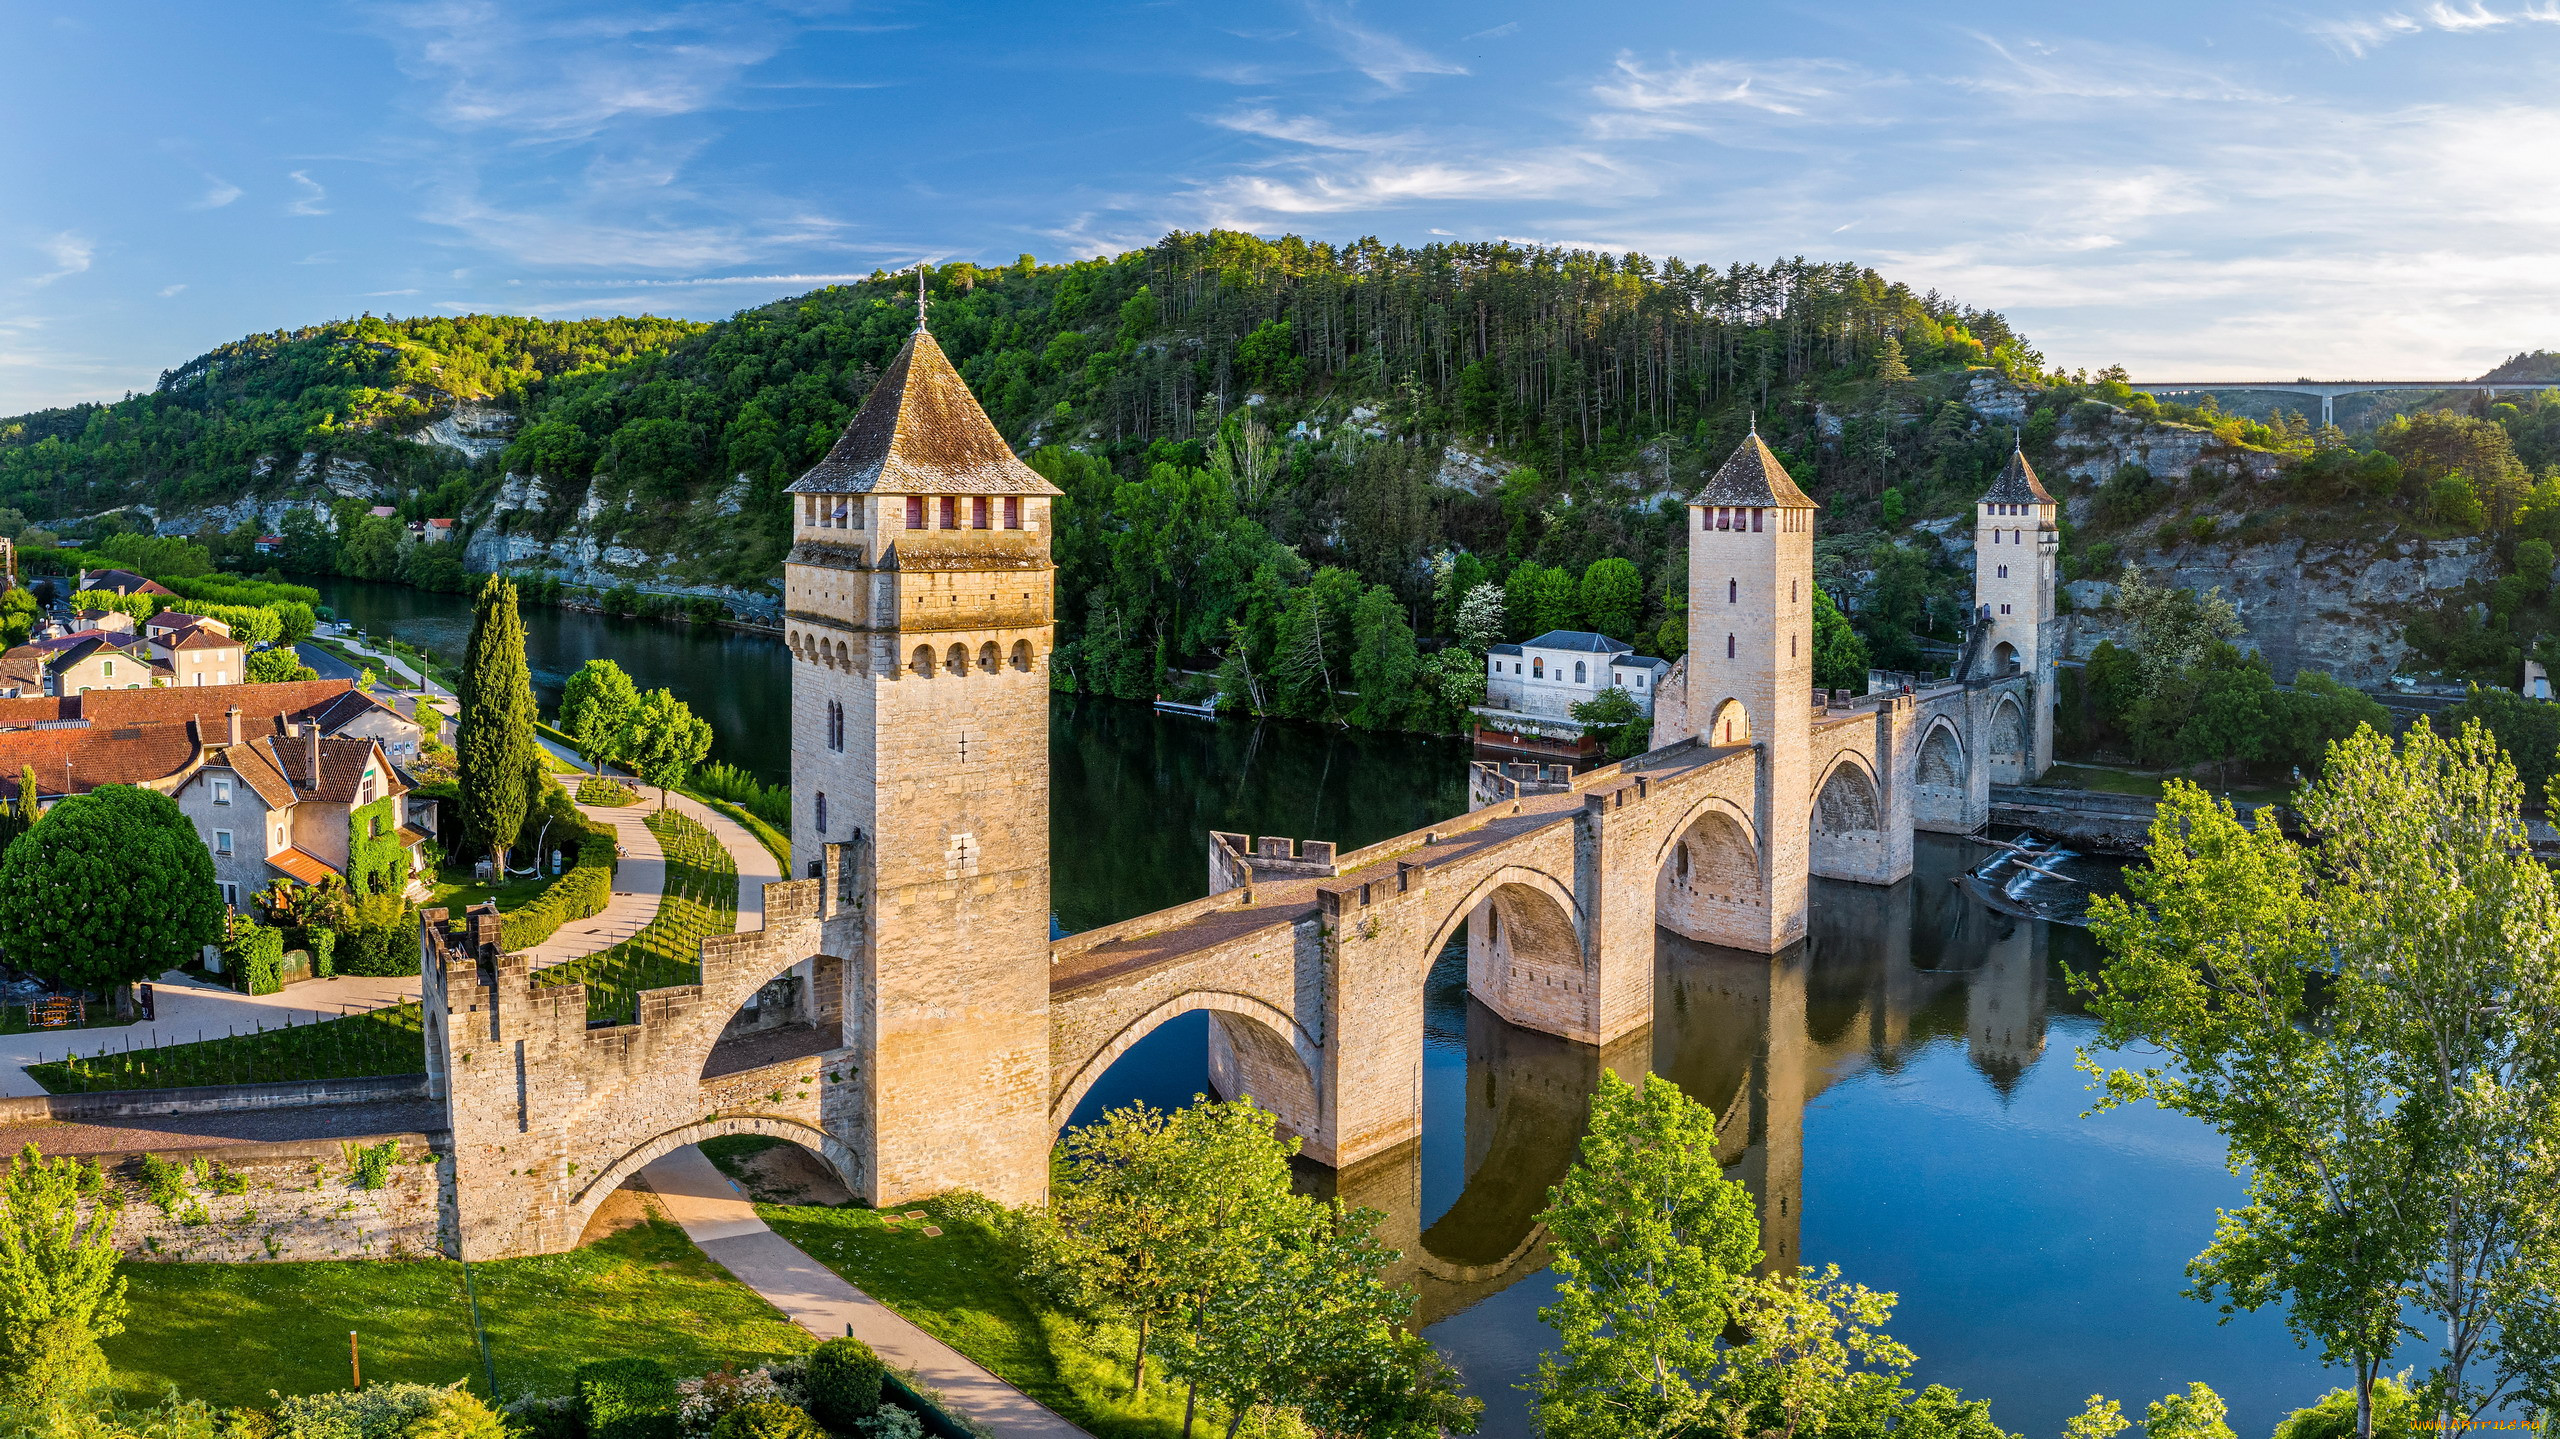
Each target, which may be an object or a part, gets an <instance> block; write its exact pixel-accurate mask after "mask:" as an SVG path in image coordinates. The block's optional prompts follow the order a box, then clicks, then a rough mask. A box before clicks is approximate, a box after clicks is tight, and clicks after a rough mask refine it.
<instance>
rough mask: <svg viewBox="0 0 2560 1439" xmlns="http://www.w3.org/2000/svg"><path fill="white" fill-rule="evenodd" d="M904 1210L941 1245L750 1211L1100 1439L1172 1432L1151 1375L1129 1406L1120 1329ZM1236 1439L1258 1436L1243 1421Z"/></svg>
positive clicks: (841, 1221)
mask: <svg viewBox="0 0 2560 1439" xmlns="http://www.w3.org/2000/svg"><path fill="white" fill-rule="evenodd" d="M704 1148H705V1149H706V1150H708V1149H709V1148H710V1146H708V1145H706V1146H704ZM908 1209H911V1210H912V1209H921V1210H923V1211H924V1212H925V1213H926V1214H927V1215H928V1216H929V1217H930V1222H931V1223H933V1224H935V1225H937V1226H939V1227H940V1228H941V1230H942V1233H941V1235H940V1236H938V1237H929V1236H927V1235H925V1234H924V1233H923V1232H922V1229H923V1226H922V1225H919V1224H914V1223H902V1224H899V1225H897V1226H895V1227H894V1228H893V1227H891V1226H889V1225H886V1224H884V1223H882V1222H881V1217H880V1215H879V1213H877V1212H875V1211H873V1210H869V1209H857V1208H845V1209H831V1208H826V1207H823V1206H806V1205H781V1204H759V1205H757V1206H756V1212H757V1213H758V1214H760V1215H762V1216H764V1222H765V1223H767V1224H770V1225H772V1226H773V1227H774V1229H775V1230H776V1231H778V1232H779V1233H780V1234H781V1235H782V1237H784V1238H785V1239H788V1240H790V1241H791V1242H792V1243H794V1244H797V1245H799V1246H800V1247H801V1249H803V1250H805V1251H807V1253H808V1254H809V1256H810V1257H811V1258H813V1259H816V1260H817V1261H818V1262H819V1263H821V1264H824V1265H826V1266H827V1267H828V1268H830V1269H833V1270H834V1271H835V1272H837V1273H838V1274H841V1275H843V1276H844V1277H845V1278H846V1279H847V1280H848V1281H850V1282H852V1283H853V1284H854V1285H856V1286H858V1287H859V1288H861V1289H862V1290H863V1291H865V1292H866V1293H868V1294H870V1295H871V1296H872V1297H874V1298H876V1299H878V1300H880V1301H881V1302H882V1303H884V1304H886V1305H888V1306H889V1307H890V1308H892V1309H895V1310H896V1311H898V1313H899V1314H901V1315H903V1316H905V1317H906V1318H907V1319H908V1320H909V1321H910V1322H912V1323H914V1324H915V1325H916V1326H917V1327H919V1328H921V1329H923V1330H924V1331H925V1332H927V1333H929V1334H931V1335H933V1336H934V1337H935V1338H937V1339H939V1340H941V1341H942V1342H943V1343H945V1344H948V1345H950V1346H951V1347H952V1348H954V1349H957V1350H959V1351H960V1352H961V1353H963V1354H966V1355H967V1356H969V1357H970V1358H971V1359H974V1360H976V1361H977V1362H979V1363H980V1364H983V1365H985V1366H986V1367H987V1368H989V1369H991V1370H993V1371H994V1372H995V1373H996V1374H997V1375H999V1376H1001V1377H1002V1378H1004V1379H1006V1380H1008V1381H1010V1382H1011V1383H1013V1384H1014V1385H1015V1386H1016V1387H1018V1388H1020V1389H1021V1390H1022V1391H1023V1392H1024V1393H1026V1394H1029V1395H1030V1396H1031V1397H1032V1398H1034V1399H1037V1400H1039V1401H1040V1402H1041V1403H1043V1404H1046V1405H1048V1406H1049V1407H1050V1408H1052V1409H1055V1410H1056V1411H1058V1412H1059V1413H1060V1414H1062V1415H1065V1416H1066V1417H1067V1418H1068V1419H1069V1420H1070V1421H1072V1422H1074V1423H1076V1424H1079V1425H1082V1426H1083V1427H1084V1428H1085V1429H1087V1430H1089V1431H1091V1432H1092V1433H1094V1434H1096V1435H1098V1436H1100V1439H1172V1436H1175V1435H1179V1434H1180V1433H1181V1432H1182V1392H1181V1390H1179V1389H1177V1388H1175V1387H1174V1386H1173V1385H1172V1384H1169V1383H1166V1382H1164V1381H1163V1380H1162V1378H1161V1377H1160V1376H1158V1375H1155V1374H1150V1376H1149V1378H1148V1380H1147V1392H1146V1397H1145V1398H1144V1399H1143V1400H1136V1401H1133V1400H1132V1399H1131V1397H1130V1393H1129V1353H1130V1347H1131V1341H1132V1340H1133V1339H1134V1338H1135V1336H1134V1334H1133V1333H1132V1332H1131V1331H1130V1330H1128V1329H1126V1328H1124V1327H1121V1326H1117V1325H1101V1326H1095V1327H1090V1328H1089V1327H1087V1326H1086V1325H1084V1324H1081V1323H1079V1322H1077V1321H1075V1320H1073V1319H1070V1318H1068V1317H1066V1316H1064V1315H1062V1314H1059V1313H1057V1312H1056V1311H1054V1310H1052V1309H1049V1308H1048V1307H1047V1306H1045V1305H1043V1304H1042V1303H1041V1302H1040V1301H1039V1300H1038V1299H1036V1298H1034V1297H1033V1296H1031V1295H1030V1294H1028V1293H1026V1292H1024V1290H1023V1287H1022V1283H1021V1271H1020V1266H1019V1261H1018V1260H1017V1259H1016V1258H1015V1257H1014V1256H1013V1254H1012V1253H1011V1251H1010V1249H1009V1247H1008V1246H1007V1245H1006V1244H1005V1243H1004V1242H1003V1241H1002V1240H1000V1239H999V1238H998V1237H997V1236H996V1235H995V1234H994V1233H993V1232H992V1231H990V1230H989V1229H987V1228H986V1227H985V1226H984V1225H983V1224H981V1223H979V1222H978V1221H977V1220H976V1219H974V1218H966V1217H961V1216H960V1215H959V1214H958V1213H956V1212H955V1211H954V1210H952V1209H951V1208H950V1207H948V1206H946V1205H945V1204H944V1203H943V1202H942V1201H940V1200H932V1199H928V1200H925V1201H923V1202H922V1203H919V1204H914V1205H910V1206H908ZM900 1212H905V1211H900ZM1149 1367H1150V1369H1151V1370H1152V1369H1153V1367H1154V1366H1152V1365H1150V1366H1149ZM1203 1407H1204V1413H1203V1415H1202V1420H1203V1427H1202V1431H1201V1432H1203V1433H1205V1434H1224V1433H1225V1432H1226V1417H1225V1415H1224V1413H1223V1412H1220V1413H1218V1414H1217V1415H1216V1422H1215V1423H1214V1424H1212V1423H1209V1422H1208V1420H1209V1417H1210V1415H1209V1414H1208V1412H1206V1406H1205V1405H1204V1406H1203ZM1244 1432H1245V1433H1246V1434H1256V1435H1258V1434H1261V1433H1263V1432H1264V1429H1263V1426H1262V1425H1261V1424H1259V1423H1249V1424H1247V1425H1246V1426H1245V1429H1244Z"/></svg>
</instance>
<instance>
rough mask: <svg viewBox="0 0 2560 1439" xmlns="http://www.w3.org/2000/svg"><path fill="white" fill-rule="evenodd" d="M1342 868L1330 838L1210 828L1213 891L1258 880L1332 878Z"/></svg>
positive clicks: (1246, 884)
mask: <svg viewBox="0 0 2560 1439" xmlns="http://www.w3.org/2000/svg"><path fill="white" fill-rule="evenodd" d="M1341 872H1342V870H1341V867H1340V866H1339V865H1337V864H1336V863H1335V862H1334V845H1333V841H1332V840H1329V839H1308V840H1292V839H1289V838H1286V837H1284V836H1281V835H1276V834H1266V835H1264V836H1263V837H1262V838H1261V839H1259V840H1255V839H1252V838H1250V837H1248V836H1245V835H1241V834H1228V833H1226V832H1225V831H1223V830H1214V829H1213V830H1211V831H1209V892H1210V893H1211V894H1225V893H1226V892H1227V891H1229V890H1231V889H1250V888H1252V887H1253V884H1254V882H1255V881H1257V880H1271V879H1331V878H1332V877H1334V876H1335V875H1337V874H1340V873H1341Z"/></svg>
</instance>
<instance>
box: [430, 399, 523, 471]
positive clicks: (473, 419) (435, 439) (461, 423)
mask: <svg viewBox="0 0 2560 1439" xmlns="http://www.w3.org/2000/svg"><path fill="white" fill-rule="evenodd" d="M515 428H516V417H515V415H514V414H513V413H512V412H510V411H509V410H507V409H506V408H505V407H504V406H501V405H494V404H489V403H486V402H483V401H477V400H462V401H458V402H457V403H455V405H454V407H453V408H452V409H450V410H447V411H446V412H444V413H443V414H441V415H438V416H437V417H436V418H435V421H434V423H432V424H430V425H428V426H427V427H426V428H425V429H423V430H420V431H418V432H417V433H416V434H413V435H411V436H409V438H410V439H411V440H413V441H415V442H416V443H418V444H421V445H433V446H435V447H436V448H438V449H445V450H451V451H453V452H454V453H455V454H457V455H460V456H462V458H463V459H465V460H468V461H471V462H473V463H475V464H476V463H478V462H479V461H481V460H483V459H486V458H488V457H489V456H491V455H494V454H496V453H497V452H498V451H500V450H503V449H505V448H506V447H507V441H508V440H510V439H512V438H513V437H514V435H515Z"/></svg>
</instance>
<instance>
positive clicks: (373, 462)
mask: <svg viewBox="0 0 2560 1439" xmlns="http://www.w3.org/2000/svg"><path fill="white" fill-rule="evenodd" d="M703 328H705V327H704V326H702V325H700V324H696V323H692V322H690V321H683V320H659V319H652V318H649V317H646V316H643V317H640V318H636V319H634V318H627V317H625V318H615V319H607V320H528V319H522V318H519V317H517V316H513V315H466V316H461V317H457V318H450V319H445V318H435V319H416V320H391V319H377V318H375V317H373V316H371V315H367V316H365V317H363V318H362V319H357V320H342V321H338V322H335V323H332V324H327V325H315V326H311V327H309V328H306V329H300V330H278V331H275V332H273V333H271V334H264V335H252V336H250V337H249V338H247V339H245V340H235V341H233V342H232V343H230V344H227V345H224V346H222V347H221V348H219V349H216V350H214V351H212V352H211V353H208V354H204V355H199V356H197V357H196V358H195V359H193V360H190V361H188V362H187V363H186V364H184V365H182V366H180V367H178V368H177V369H175V370H169V371H165V372H163V373H162V374H161V376H160V383H159V385H158V386H157V387H156V388H154V389H153V390H152V391H151V392H150V393H148V394H143V395H135V396H131V397H129V398H127V399H124V400H122V401H119V402H116V403H114V404H103V405H74V406H70V407H68V408H65V409H58V410H39V411H37V412H35V413H33V414H28V415H19V416H15V417H12V418H9V419H0V505H7V506H10V507H12V508H16V509H20V510H24V511H26V512H28V513H30V514H33V515H35V516H36V517H37V518H39V519H48V520H54V519H62V518H66V517H75V516H80V515H84V514H88V513H91V512H93V511H96V510H101V509H106V508H111V507H114V506H118V505H125V504H131V503H135V502H140V503H144V504H154V505H159V506H175V507H183V506H187V505H191V504H193V505H201V504H207V503H220V502H225V501H230V500H236V499H238V498H240V497H241V496H243V495H247V494H251V493H255V492H259V491H261V490H264V491H270V492H273V491H277V490H280V489H282V488H283V487H284V486H286V485H288V484H290V483H291V482H292V481H293V478H294V475H293V472H294V469H295V462H296V460H297V459H298V457H299V456H301V455H302V454H304V453H312V454H314V455H315V456H316V457H318V458H320V459H323V460H326V459H331V458H338V459H346V460H354V461H358V462H360V463H363V464H365V465H367V466H369V467H371V468H372V469H373V470H374V471H375V472H376V473H377V474H378V475H379V476H380V478H381V482H382V484H383V485H384V486H386V487H388V488H394V489H412V488H418V487H421V486H433V485H436V484H439V483H442V482H443V481H445V480H447V479H450V478H452V475H451V474H450V471H452V470H453V469H455V468H456V467H457V461H458V457H456V456H454V455H452V454H449V453H442V452H438V451H436V450H433V449H430V448H427V447H423V446H419V445H416V444H411V443H407V442H405V441H404V440H403V439H402V438H401V437H402V436H404V435H407V434H410V433H412V432H414V431H416V430H417V429H418V428H419V427H420V426H422V425H424V424H426V423H427V421H428V420H429V419H430V418H431V417H433V416H434V415H435V414H436V412H438V411H439V410H441V409H448V408H450V407H451V405H452V404H453V403H454V402H455V401H457V400H465V401H467V400H495V401H498V402H500V403H502V404H506V405H510V406H517V405H521V404H523V403H524V402H525V399H526V396H527V394H528V392H529V391H530V390H533V389H535V388H538V387H539V386H540V385H541V384H542V383H543V382H544V381H546V380H553V379H558V378H561V377H564V376H569V375H575V374H579V373H581V372H584V371H588V370H593V369H596V368H599V367H603V366H610V365H613V364H616V363H619V362H622V361H625V360H628V359H630V358H631V357H632V356H633V355H635V354H639V353H642V352H644V351H650V350H655V349H657V348H659V347H661V346H663V345H665V344H667V343H668V342H669V341H671V340H674V339H676V338H678V337H680V336H683V335H687V334H691V333H694V332H696V331H699V330H701V329H703ZM456 497H457V499H458V500H459V499H467V498H468V493H467V490H465V491H457V492H456Z"/></svg>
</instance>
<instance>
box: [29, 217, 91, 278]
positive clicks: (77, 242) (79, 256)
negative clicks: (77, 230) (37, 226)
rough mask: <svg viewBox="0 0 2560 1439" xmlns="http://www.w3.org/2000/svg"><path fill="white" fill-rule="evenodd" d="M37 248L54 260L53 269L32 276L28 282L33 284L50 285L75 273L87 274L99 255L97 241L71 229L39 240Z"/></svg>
mask: <svg viewBox="0 0 2560 1439" xmlns="http://www.w3.org/2000/svg"><path fill="white" fill-rule="evenodd" d="M36 248H37V249H39V250H42V251H43V252H44V254H45V257H46V258H47V259H50V260H51V261H53V269H51V270H50V271H48V272H46V273H44V274H41V275H37V276H34V277H33V278H31V279H30V280H29V281H28V282H27V283H29V284H31V285H50V284H52V283H53V282H54V281H56V280H67V279H69V278H71V277H72V276H74V275H79V274H85V273H87V271H88V269H89V264H90V262H91V261H93V260H95V259H96V258H97V257H98V246H97V242H96V241H94V240H91V239H89V238H88V237H87V236H85V235H79V234H74V233H73V232H71V231H69V230H65V231H63V232H62V233H61V234H59V235H55V236H54V237H52V238H51V239H48V240H44V241H41V242H39V243H38V244H37V246H36Z"/></svg>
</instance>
